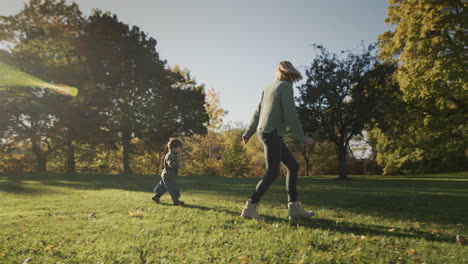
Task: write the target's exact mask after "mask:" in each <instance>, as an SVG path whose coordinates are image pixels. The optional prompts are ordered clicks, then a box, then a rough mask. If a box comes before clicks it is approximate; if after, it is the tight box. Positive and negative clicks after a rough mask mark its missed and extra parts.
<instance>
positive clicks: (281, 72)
mask: <svg viewBox="0 0 468 264" xmlns="http://www.w3.org/2000/svg"><path fill="white" fill-rule="evenodd" d="M301 79H302V74H301V73H300V72H299V71H298V70H297V69H296V68H294V66H293V65H292V63H291V62H289V61H282V62H280V63H279V65H278V67H276V80H280V81H283V80H286V81H291V82H297V81H299V80H301Z"/></svg>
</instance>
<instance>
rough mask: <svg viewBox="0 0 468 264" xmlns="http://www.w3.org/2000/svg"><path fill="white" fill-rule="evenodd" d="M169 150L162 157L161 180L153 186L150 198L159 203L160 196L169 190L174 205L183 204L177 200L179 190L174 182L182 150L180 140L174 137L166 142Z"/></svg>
mask: <svg viewBox="0 0 468 264" xmlns="http://www.w3.org/2000/svg"><path fill="white" fill-rule="evenodd" d="M167 148H168V150H169V152H168V153H167V154H166V156H165V157H164V169H163V172H162V173H161V181H160V182H159V184H158V185H156V187H155V188H154V192H155V193H156V194H155V195H154V196H153V197H151V199H152V200H153V201H155V202H156V203H160V202H161V201H160V198H161V196H162V195H163V194H164V193H166V192H169V194H170V195H171V197H172V202H173V203H174V205H184V202H182V201H181V200H179V198H180V192H179V187H178V186H177V183H176V177H177V174H178V170H179V153H180V152H182V142H181V141H180V140H178V139H176V138H172V139H170V140H169V143H167Z"/></svg>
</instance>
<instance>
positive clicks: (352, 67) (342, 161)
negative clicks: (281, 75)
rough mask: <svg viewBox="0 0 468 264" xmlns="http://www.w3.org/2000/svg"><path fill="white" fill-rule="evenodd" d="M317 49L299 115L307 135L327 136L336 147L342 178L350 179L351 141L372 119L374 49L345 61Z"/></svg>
mask: <svg viewBox="0 0 468 264" xmlns="http://www.w3.org/2000/svg"><path fill="white" fill-rule="evenodd" d="M315 48H316V50H317V51H318V53H319V54H318V56H317V57H316V58H315V59H314V60H313V61H312V64H311V66H310V68H309V69H308V70H307V71H306V76H307V79H306V82H305V83H304V84H303V85H301V86H299V87H298V88H299V92H300V96H299V98H298V102H299V107H298V112H299V116H300V118H301V121H302V123H303V124H304V130H305V132H309V133H311V132H313V133H315V134H317V135H323V136H326V138H327V139H328V140H330V141H331V142H333V143H334V144H335V146H336V152H337V156H338V161H339V168H338V172H339V178H340V179H347V167H346V156H347V153H348V149H349V142H350V140H351V139H352V138H353V137H354V136H355V135H357V134H360V133H361V132H362V130H363V128H364V126H365V124H366V123H367V122H369V121H370V118H371V108H372V105H373V102H372V100H371V97H370V96H369V94H370V93H369V91H370V90H372V85H370V83H369V79H368V77H367V76H368V74H369V73H370V72H371V71H372V69H373V67H374V65H375V63H376V59H375V57H374V56H373V55H372V51H373V49H374V47H373V46H372V45H370V46H369V47H367V48H366V49H364V51H363V52H362V53H361V54H353V53H350V52H348V53H347V54H346V56H344V57H342V58H340V57H338V56H337V55H336V54H330V53H329V52H328V51H327V50H326V49H325V48H324V47H322V46H315Z"/></svg>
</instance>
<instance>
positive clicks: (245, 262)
mask: <svg viewBox="0 0 468 264" xmlns="http://www.w3.org/2000/svg"><path fill="white" fill-rule="evenodd" d="M237 259H238V260H240V261H241V262H242V264H248V263H249V260H248V259H247V257H245V256H240V257H237Z"/></svg>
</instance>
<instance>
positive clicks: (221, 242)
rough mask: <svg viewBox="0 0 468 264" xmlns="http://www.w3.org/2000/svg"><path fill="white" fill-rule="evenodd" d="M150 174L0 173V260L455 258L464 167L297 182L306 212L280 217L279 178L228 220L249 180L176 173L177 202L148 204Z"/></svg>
mask: <svg viewBox="0 0 468 264" xmlns="http://www.w3.org/2000/svg"><path fill="white" fill-rule="evenodd" d="M157 181H158V177H156V176H142V175H110V174H103V175H91V174H53V173H43V174H40V173H24V174H11V173H5V174H0V209H1V210H0V263H22V262H23V261H25V260H26V259H28V258H32V259H31V260H30V262H29V263H30V264H34V263H94V264H96V263H106V264H107V263H210V264H211V263H242V264H246V263H372V264H374V263H443V264H445V263H466V262H467V257H468V254H467V249H466V246H463V245H461V244H460V243H457V242H456V235H457V234H460V235H462V236H463V237H465V238H466V237H467V232H466V230H465V229H464V227H465V226H466V224H467V219H468V210H467V205H468V192H467V190H468V173H466V172H464V173H452V174H435V175H420V176H385V177H383V176H358V177H353V180H351V181H337V180H334V177H331V176H330V177H327V176H321V177H306V178H300V180H299V184H300V188H299V192H300V199H301V200H302V201H303V203H304V205H305V208H307V209H312V210H314V211H315V212H316V213H318V216H316V217H315V218H314V219H311V220H301V221H295V222H290V221H289V220H287V205H286V202H285V201H286V192H285V190H284V179H278V180H277V181H276V182H275V184H274V186H272V188H271V189H270V190H269V191H268V192H267V194H266V195H265V197H264V200H263V201H262V203H261V204H260V209H259V211H260V213H261V214H262V215H264V216H266V221H263V222H257V221H254V220H245V219H241V218H240V217H239V214H240V211H241V208H242V206H243V205H244V203H245V200H246V199H247V197H248V196H249V194H250V193H251V192H252V190H253V188H254V186H255V184H256V182H257V181H258V179H252V178H226V177H199V176H190V177H188V176H187V177H179V178H178V182H179V186H180V188H181V192H182V200H184V201H185V202H187V206H184V207H177V206H172V205H170V204H169V202H170V198H169V197H168V196H163V198H162V201H163V202H164V203H165V204H160V205H158V204H155V203H153V202H152V201H151V200H150V197H151V195H152V194H151V190H152V189H153V187H154V185H155V184H156V182H157Z"/></svg>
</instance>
